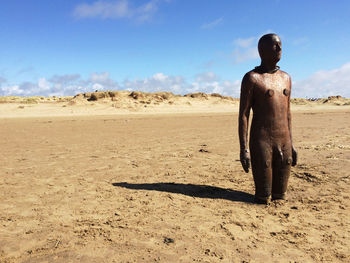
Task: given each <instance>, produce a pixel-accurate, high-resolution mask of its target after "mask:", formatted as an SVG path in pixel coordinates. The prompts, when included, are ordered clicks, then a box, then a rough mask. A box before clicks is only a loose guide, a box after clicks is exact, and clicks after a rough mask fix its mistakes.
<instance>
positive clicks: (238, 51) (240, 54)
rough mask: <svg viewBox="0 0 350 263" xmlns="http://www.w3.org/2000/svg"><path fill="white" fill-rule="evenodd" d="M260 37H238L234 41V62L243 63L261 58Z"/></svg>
mask: <svg viewBox="0 0 350 263" xmlns="http://www.w3.org/2000/svg"><path fill="white" fill-rule="evenodd" d="M258 40H259V37H249V38H237V39H235V40H234V41H233V43H234V44H235V46H236V47H235V49H234V50H233V51H232V54H231V56H232V58H233V61H234V63H237V64H238V63H242V62H245V61H248V60H254V59H258V58H259V52H258V47H257V46H258Z"/></svg>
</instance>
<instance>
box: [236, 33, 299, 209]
mask: <svg viewBox="0 0 350 263" xmlns="http://www.w3.org/2000/svg"><path fill="white" fill-rule="evenodd" d="M281 48H282V44H281V40H280V38H279V37H278V36H277V35H275V34H267V35H264V36H262V37H261V38H260V40H259V44H258V50H259V55H260V58H261V64H260V66H258V67H256V68H255V69H253V70H252V71H249V72H248V73H246V74H245V76H244V77H243V80H242V86H241V97H240V106H239V128H238V131H239V141H240V148H241V150H240V160H241V164H242V167H243V169H244V171H245V172H246V173H248V172H249V167H250V162H251V164H252V171H253V177H254V183H255V201H256V202H257V203H263V204H267V203H268V202H269V201H270V198H271V195H272V199H285V198H286V191H287V185H288V178H289V174H290V167H291V165H292V166H294V165H296V163H297V152H296V151H295V149H294V147H293V142H292V127H291V114H290V93H291V79H290V76H289V75H288V74H287V73H286V72H283V71H281V70H280V69H279V66H277V65H276V64H277V62H278V61H279V60H280V59H281V51H282V49H281ZM250 109H252V110H253V120H252V124H251V129H250V139H249V149H250V153H251V154H249V150H248V140H247V137H248V136H247V135H248V123H249V114H250Z"/></svg>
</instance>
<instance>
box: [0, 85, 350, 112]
mask: <svg viewBox="0 0 350 263" xmlns="http://www.w3.org/2000/svg"><path fill="white" fill-rule="evenodd" d="M291 103H292V110H294V111H300V110H301V111H305V110H306V111H307V110H324V109H327V110H332V109H333V110H337V109H339V107H342V108H343V107H345V108H350V99H346V98H342V97H340V96H333V97H329V98H326V99H317V100H313V101H312V100H306V99H292V100H291ZM238 107H239V99H237V98H232V97H228V96H222V95H220V94H217V93H213V94H205V93H191V94H187V95H184V96H181V95H174V94H173V93H170V92H156V93H145V92H137V91H133V92H129V91H100V92H90V93H81V94H77V95H76V96H74V97H0V118H7V117H10V118H14V117H34V116H42V117H44V116H47V117H48V116H80V115H115V114H135V113H136V114H143V113H147V114H148V113H152V114H157V113H203V112H206V113H210V112H227V113H228V112H238Z"/></svg>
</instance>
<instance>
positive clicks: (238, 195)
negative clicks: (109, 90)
mask: <svg viewBox="0 0 350 263" xmlns="http://www.w3.org/2000/svg"><path fill="white" fill-rule="evenodd" d="M141 95H142V94H141ZM141 95H139V97H137V98H134V97H133V96H131V98H130V95H129V93H128V94H127V93H125V94H124V93H123V94H122V93H120V94H119V95H118V96H111V97H106V98H97V99H96V100H95V101H94V100H89V101H87V98H91V94H88V95H86V96H85V95H80V96H77V97H75V98H65V99H61V100H60V99H58V98H53V99H50V100H48V99H45V98H44V99H40V98H38V99H35V101H34V100H31V101H29V102H28V101H24V100H23V99H20V98H16V99H9V98H6V99H3V101H2V103H0V127H1V128H0V141H1V145H2V150H1V151H0V164H1V170H0V200H1V201H0V262H4V263H5V262H6V263H9V262H26V263H30V262H33V263H34V262H125V263H126V262H349V261H350V213H349V208H350V207H349V206H350V188H349V181H350V129H349V123H350V105H349V103H348V100H346V99H339V98H338V99H337V98H333V99H331V100H329V101H326V102H324V101H325V100H324V101H322V102H313V103H311V102H310V103H309V102H305V101H301V103H300V101H299V102H298V101H297V102H293V104H292V114H293V116H292V117H293V136H294V144H295V147H296V148H297V150H298V152H299V163H298V165H297V166H295V167H293V168H292V172H291V177H290V183H289V188H288V189H289V191H288V201H286V202H281V201H279V202H272V203H271V204H270V205H268V206H265V205H257V204H254V203H253V194H254V185H253V179H252V175H251V173H249V174H246V173H244V171H243V170H242V168H241V165H240V162H239V160H238V158H239V142H238V133H237V118H238V116H237V112H238V104H239V101H238V100H237V99H229V98H222V97H218V96H216V95H215V96H209V97H208V96H207V97H206V98H205V96H204V95H203V96H204V97H203V96H199V97H198V96H197V97H195V96H194V97H184V96H183V97H171V96H170V97H169V96H168V97H166V96H164V97H155V96H158V95H159V94H158V95H149V96H148V95H142V96H143V97H142V96H141ZM88 96H90V97H88ZM123 96H124V97H123ZM127 96H128V97H127ZM40 100H42V101H40ZM329 102H332V103H329ZM145 106H146V107H145Z"/></svg>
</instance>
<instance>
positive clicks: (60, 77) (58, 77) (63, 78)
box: [49, 74, 80, 84]
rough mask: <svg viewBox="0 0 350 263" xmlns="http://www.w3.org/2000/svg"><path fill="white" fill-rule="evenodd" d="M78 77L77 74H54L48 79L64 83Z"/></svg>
mask: <svg viewBox="0 0 350 263" xmlns="http://www.w3.org/2000/svg"><path fill="white" fill-rule="evenodd" d="M79 78H80V75H79V74H66V75H54V76H53V77H52V78H50V80H49V81H50V82H53V83H61V84H63V83H64V84H66V83H70V82H73V81H76V80H78V79H79Z"/></svg>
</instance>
